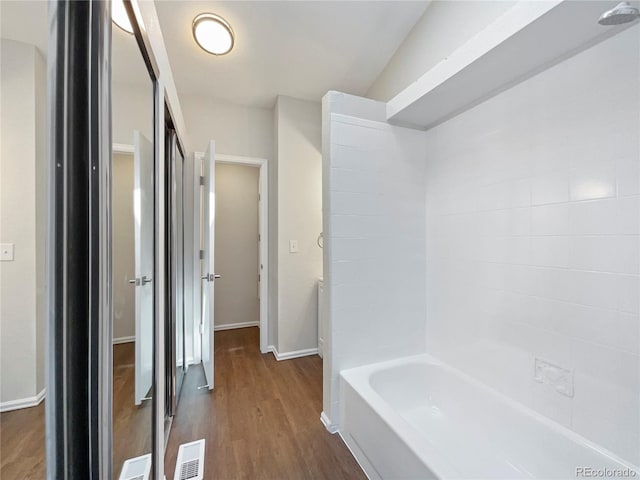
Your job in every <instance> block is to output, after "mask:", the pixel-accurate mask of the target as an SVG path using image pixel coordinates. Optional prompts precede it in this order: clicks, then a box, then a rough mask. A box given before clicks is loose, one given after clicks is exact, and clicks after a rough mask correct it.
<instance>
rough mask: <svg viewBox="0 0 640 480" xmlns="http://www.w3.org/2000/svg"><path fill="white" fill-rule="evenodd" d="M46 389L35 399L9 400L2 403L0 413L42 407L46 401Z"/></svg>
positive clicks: (34, 397)
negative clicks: (42, 403) (43, 401)
mask: <svg viewBox="0 0 640 480" xmlns="http://www.w3.org/2000/svg"><path fill="white" fill-rule="evenodd" d="M44 393H45V389H44V388H43V389H42V390H40V393H38V394H37V395H35V396H33V397H27V398H19V399H17V400H9V401H6V402H2V403H0V412H10V411H11V410H19V409H21V408H29V407H35V406H37V405H40V403H41V402H42V400H44Z"/></svg>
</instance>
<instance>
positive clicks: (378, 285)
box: [323, 92, 426, 424]
mask: <svg viewBox="0 0 640 480" xmlns="http://www.w3.org/2000/svg"><path fill="white" fill-rule="evenodd" d="M351 115H357V116H358V117H359V118H356V117H354V116H351ZM384 119H385V105H384V104H383V103H379V102H374V101H372V100H366V99H359V98H357V97H352V96H350V95H344V94H338V93H336V92H329V93H328V94H327V95H326V96H325V98H324V100H323V124H324V127H325V128H324V132H323V178H324V185H323V197H324V202H325V215H324V228H325V241H324V250H325V251H324V253H325V255H324V275H325V290H326V293H327V298H328V311H329V322H330V325H329V328H328V330H327V331H328V332H330V333H329V335H328V343H329V345H328V348H327V349H326V350H325V356H324V361H325V364H326V366H325V370H324V373H325V375H324V381H325V383H324V399H323V407H324V412H325V414H326V415H328V417H329V418H330V421H331V422H332V423H333V424H338V423H339V418H338V413H339V407H338V389H339V387H338V374H339V372H340V371H341V370H343V369H346V368H351V367H355V366H358V365H364V364H368V363H373V362H377V361H382V360H385V359H389V358H396V357H401V356H405V355H410V354H415V353H421V352H423V351H424V349H425V339H424V331H425V317H426V305H425V268H424V263H425V250H424V244H425V202H424V182H425V165H424V163H425V162H424V158H425V142H424V133H423V132H420V131H416V130H410V129H407V128H402V127H393V126H390V125H388V124H387V123H386V121H385V120H384ZM326 344H327V339H325V345H326Z"/></svg>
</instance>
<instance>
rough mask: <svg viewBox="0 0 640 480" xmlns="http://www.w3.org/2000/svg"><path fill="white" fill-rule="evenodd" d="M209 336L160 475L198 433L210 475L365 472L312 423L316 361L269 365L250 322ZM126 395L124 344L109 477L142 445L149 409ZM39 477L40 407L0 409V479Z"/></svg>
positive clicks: (318, 384) (316, 411)
mask: <svg viewBox="0 0 640 480" xmlns="http://www.w3.org/2000/svg"><path fill="white" fill-rule="evenodd" d="M215 342H216V356H215V361H216V387H215V389H214V391H212V392H209V391H208V390H198V389H197V387H198V386H200V385H203V384H204V383H205V380H204V375H203V371H202V367H200V366H192V367H190V369H189V372H188V373H187V375H186V377H185V383H184V386H183V389H182V395H181V399H180V403H179V407H178V414H177V415H176V417H175V418H174V422H173V428H172V431H171V435H170V437H169V443H168V446H167V456H166V462H165V469H166V476H167V478H169V479H170V478H173V469H174V465H175V461H176V455H177V450H178V446H179V444H180V443H185V442H189V441H192V440H197V439H200V438H205V439H206V441H207V446H206V463H205V478H207V479H209V480H214V479H215V480H236V479H245V478H246V479H269V480H286V479H292V480H304V479H312V480H315V479H332V480H333V479H335V480H338V479H355V480H358V479H365V478H366V477H365V475H364V473H363V472H362V470H361V469H360V467H359V466H358V464H357V463H356V462H355V460H354V459H353V457H352V456H351V454H350V453H349V451H348V449H347V447H346V446H345V445H344V443H343V442H342V439H341V438H340V437H339V436H338V435H330V434H329V433H328V432H327V431H326V430H325V429H324V427H323V426H322V424H321V423H320V419H319V417H320V412H321V410H322V360H321V359H320V358H319V357H317V356H313V357H303V358H298V359H293V360H285V361H282V362H278V361H276V360H275V358H274V357H273V355H272V354H266V355H262V354H261V353H260V350H259V347H258V345H259V330H258V329H257V328H255V327H254V328H245V329H240V330H227V331H222V332H217V333H216V336H215ZM119 398H123V399H126V400H127V401H126V402H124V401H123V402H120V401H118V400H117V399H119ZM132 399H133V344H124V345H116V346H115V347H114V400H115V402H114V405H116V406H117V405H120V407H117V408H115V409H114V460H115V462H114V464H115V465H116V467H115V468H114V474H115V478H118V477H117V475H118V473H119V471H120V467H121V465H122V461H123V460H124V459H125V458H130V457H132V456H135V455H139V454H142V453H144V451H146V450H148V448H147V445H148V442H149V441H150V440H149V436H148V433H146V432H149V430H148V429H147V428H146V425H148V422H149V421H150V416H149V412H150V410H151V408H150V405H143V406H142V407H133V405H132V401H131V400H132ZM138 431H139V432H142V433H141V434H136V435H133V434H132V432H138ZM139 432H138V433H139ZM145 449H146V450H145ZM44 477H45V463H44V403H43V404H41V405H39V406H37V407H34V408H27V409H23V410H17V411H14V412H6V413H2V414H0V478H1V479H3V480H4V479H11V480H34V479H42V478H44Z"/></svg>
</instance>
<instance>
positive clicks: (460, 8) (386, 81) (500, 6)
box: [367, 0, 516, 102]
mask: <svg viewBox="0 0 640 480" xmlns="http://www.w3.org/2000/svg"><path fill="white" fill-rule="evenodd" d="M515 3H516V2H515V1H510V0H509V1H506V0H505V1H484V0H471V1H469V0H467V1H451V0H435V1H433V2H432V3H431V4H430V5H429V7H428V8H427V10H426V11H425V12H424V14H423V15H422V17H421V18H420V20H418V22H417V23H416V25H415V26H414V27H413V29H412V30H411V32H410V33H409V35H407V37H406V38H405V40H404V41H403V42H402V44H401V45H400V47H399V48H398V50H396V53H395V54H394V55H393V57H391V60H390V61H389V63H387V66H386V67H385V68H384V70H383V71H382V73H381V74H380V75H379V76H378V78H377V79H376V80H375V81H374V82H373V84H372V85H371V87H369V90H368V91H367V97H369V98H373V99H375V100H380V101H385V102H386V101H388V100H390V99H391V98H393V97H394V96H396V95H397V94H398V93H399V92H400V91H402V90H403V89H404V88H406V87H408V86H409V85H410V84H411V83H413V82H415V81H416V80H417V79H418V78H420V77H421V76H422V75H423V74H424V73H426V72H427V71H429V70H430V69H431V68H432V67H433V66H435V65H436V64H437V63H438V62H440V61H441V60H444V59H445V58H446V57H447V56H448V55H449V54H451V53H452V52H453V51H455V50H456V49H457V48H458V47H460V46H461V45H462V44H463V43H465V42H466V41H467V40H469V39H470V38H471V37H473V36H474V35H476V34H477V33H479V32H480V31H481V30H482V29H483V28H484V27H486V26H487V25H489V24H490V23H491V22H493V21H494V20H495V19H496V18H498V17H499V16H500V15H501V14H502V13H504V12H505V11H506V10H508V9H509V8H511V7H512V6H513V5H514V4H515Z"/></svg>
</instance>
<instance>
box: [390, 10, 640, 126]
mask: <svg viewBox="0 0 640 480" xmlns="http://www.w3.org/2000/svg"><path fill="white" fill-rule="evenodd" d="M616 3H617V1H616V0H614V1H611V0H590V1H568V0H549V1H546V2H519V3H517V4H516V5H514V6H513V7H512V8H511V9H510V10H508V11H507V12H505V13H504V14H503V15H502V16H500V17H499V18H498V19H497V20H496V21H495V22H493V23H492V24H491V25H489V26H487V27H486V28H485V29H484V30H483V31H482V32H480V33H478V34H477V35H476V36H475V37H473V38H472V39H470V40H469V41H468V42H467V43H466V44H464V45H462V46H461V47H460V48H458V49H457V50H456V51H455V52H453V53H451V54H450V55H449V56H448V57H447V58H446V59H444V60H443V61H441V62H440V63H438V64H437V65H435V66H434V67H433V68H432V69H431V70H430V71H428V72H426V73H425V74H424V75H423V76H422V77H420V78H419V79H418V80H417V81H415V82H414V83H412V84H411V85H409V86H408V87H407V88H406V89H404V90H403V91H402V92H400V93H399V94H398V95H396V96H395V97H394V98H392V99H391V100H390V101H389V102H388V103H387V119H388V120H389V122H391V123H394V124H397V125H406V126H412V127H416V128H423V129H428V128H431V127H433V126H435V125H438V124H439V123H442V122H444V121H446V120H448V119H449V118H452V117H454V116H455V115H458V114H459V113H461V112H463V111H465V110H468V109H469V108H472V107H473V106H475V105H477V104H478V103H481V102H483V101H485V100H487V99H488V98H491V97H492V96H494V95H496V94H498V93H500V92H502V91H504V90H506V89H507V88H510V87H512V86H513V85H515V84H517V83H519V82H521V81H524V80H526V79H527V78H530V77H531V76H533V75H535V74H537V73H539V72H540V71H542V70H545V69H547V68H549V67H550V66H552V65H554V64H556V63H557V62H559V61H562V60H564V59H566V58H568V57H570V56H572V55H575V54H576V53H578V52H580V51H582V50H584V49H586V48H589V47H590V46H593V45H595V44H596V43H598V42H600V41H602V40H604V39H606V38H608V37H610V36H612V35H615V34H616V33H619V32H621V31H623V30H624V29H626V28H629V27H631V26H633V25H637V22H634V23H630V24H627V25H619V26H614V27H604V26H602V25H599V24H598V18H599V17H600V15H601V14H602V13H603V12H604V11H606V10H608V9H610V8H612V7H613V6H615V5H616ZM632 4H633V5H635V6H640V2H639V1H638V0H632Z"/></svg>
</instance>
